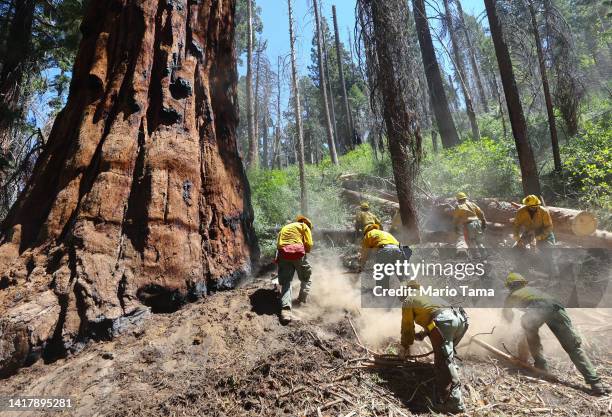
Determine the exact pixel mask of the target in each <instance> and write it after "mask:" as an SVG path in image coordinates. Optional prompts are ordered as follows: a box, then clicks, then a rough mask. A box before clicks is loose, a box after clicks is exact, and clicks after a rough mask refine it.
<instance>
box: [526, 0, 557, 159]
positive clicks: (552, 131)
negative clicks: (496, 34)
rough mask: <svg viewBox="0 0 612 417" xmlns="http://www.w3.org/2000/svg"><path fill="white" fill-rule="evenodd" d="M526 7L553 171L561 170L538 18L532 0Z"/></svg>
mask: <svg viewBox="0 0 612 417" xmlns="http://www.w3.org/2000/svg"><path fill="white" fill-rule="evenodd" d="M527 8H528V9H529V14H530V15H531V29H532V31H533V36H534V39H535V44H536V51H537V53H538V65H539V67H540V77H541V78H542V88H543V90H544V101H545V102H546V113H547V115H548V127H549V129H550V142H551V144H552V152H553V160H554V162H555V171H561V153H560V152H559V138H558V136H557V122H556V121H555V110H554V108H553V101H552V96H551V95H550V87H549V84H548V75H547V74H546V64H545V61H544V49H543V48H542V40H541V38H540V32H539V31H538V19H537V16H536V11H535V8H534V7H533V1H532V0H527Z"/></svg>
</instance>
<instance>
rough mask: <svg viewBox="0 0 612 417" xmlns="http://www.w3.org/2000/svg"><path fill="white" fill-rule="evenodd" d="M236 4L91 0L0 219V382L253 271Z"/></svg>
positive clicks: (254, 249)
mask: <svg viewBox="0 0 612 417" xmlns="http://www.w3.org/2000/svg"><path fill="white" fill-rule="evenodd" d="M234 8H235V4H234V1H233V0H220V1H212V0H208V1H200V2H187V1H166V0H157V1H148V2H137V1H133V0H120V1H113V2H107V1H102V0H94V1H92V2H90V4H89V6H88V9H87V12H86V16H85V18H84V20H83V23H82V26H81V30H82V33H83V40H82V42H81V45H80V48H79V52H78V54H77V58H76V62H75V65H74V68H73V78H72V84H71V88H70V94H69V97H68V101H67V104H66V107H65V108H64V110H62V112H61V113H60V114H59V115H58V117H57V119H56V122H55V124H54V126H53V129H52V132H51V134H50V137H49V140H48V146H47V147H46V148H45V150H44V152H43V154H42V155H41V156H40V158H39V160H38V162H37V164H36V167H35V170H34V173H33V175H32V177H31V179H30V181H29V183H28V185H27V187H26V189H25V191H24V192H23V194H22V195H21V196H20V197H19V199H18V201H17V203H16V204H15V206H14V207H13V208H12V210H11V212H10V213H9V215H8V217H7V219H6V220H5V222H4V223H3V224H2V235H1V240H0V242H1V246H0V271H2V272H1V276H0V278H1V281H2V282H7V283H8V285H7V287H6V288H4V289H2V290H0V317H1V319H0V329H2V330H0V346H14V347H15V348H14V349H8V350H7V349H0V373H4V374H6V373H9V372H11V371H13V370H15V369H16V368H17V367H19V366H21V365H23V364H24V363H25V361H26V358H28V357H32V356H33V355H34V356H35V354H36V352H39V353H40V352H42V354H47V355H50V354H51V353H50V352H53V354H54V355H56V354H58V353H59V354H62V353H65V352H66V351H68V350H70V349H73V348H74V347H75V341H77V340H81V339H83V338H106V337H110V336H112V334H113V333H115V331H117V329H118V328H120V327H121V326H122V323H125V321H126V320H127V321H129V320H134V318H135V317H140V312H142V311H146V310H147V308H146V306H149V307H151V309H153V310H154V311H155V310H156V309H157V310H158V311H161V310H164V309H165V308H166V307H167V306H170V307H172V308H175V307H178V306H179V305H180V304H181V303H182V302H183V301H185V300H188V299H189V298H190V297H199V296H202V295H205V294H207V293H208V292H210V291H214V290H217V289H224V288H230V287H232V286H233V285H235V284H236V282H237V281H238V280H239V279H241V277H243V276H245V275H246V274H248V273H249V271H250V269H251V262H252V261H253V260H255V259H256V258H257V256H258V253H257V243H256V238H255V234H254V230H253V226H252V222H253V211H252V208H251V205H250V191H249V187H248V183H247V180H246V176H245V173H244V169H243V167H242V162H241V160H240V157H239V155H238V149H237V146H236V138H235V131H236V125H237V112H236V108H235V103H236V80H237V74H236V70H235V60H236V57H235V52H234V49H233V44H234V40H233V38H234V30H233V28H234V20H233V19H234ZM23 294H27V297H23ZM170 307H168V308H170ZM160 309H161V310H160Z"/></svg>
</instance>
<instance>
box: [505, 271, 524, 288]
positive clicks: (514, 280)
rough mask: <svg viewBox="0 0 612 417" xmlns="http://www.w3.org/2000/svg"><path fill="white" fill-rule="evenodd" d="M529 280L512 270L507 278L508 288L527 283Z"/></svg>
mask: <svg viewBox="0 0 612 417" xmlns="http://www.w3.org/2000/svg"><path fill="white" fill-rule="evenodd" d="M527 282H528V281H527V280H526V279H525V277H524V276H522V275H521V274H519V273H518V272H510V273H509V274H508V277H507V278H506V288H510V287H515V286H517V285H523V286H524V285H527Z"/></svg>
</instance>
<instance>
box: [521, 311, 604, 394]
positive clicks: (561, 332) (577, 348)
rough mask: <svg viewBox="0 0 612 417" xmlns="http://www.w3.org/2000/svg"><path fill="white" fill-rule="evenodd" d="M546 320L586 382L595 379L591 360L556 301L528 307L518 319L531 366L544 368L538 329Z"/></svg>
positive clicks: (594, 380)
mask: <svg viewBox="0 0 612 417" xmlns="http://www.w3.org/2000/svg"><path fill="white" fill-rule="evenodd" d="M544 323H546V325H547V326H548V327H549V328H550V330H551V331H552V332H553V334H554V335H555V336H556V338H557V339H558V340H559V343H560V344H561V347H563V350H565V351H566V352H567V354H568V355H569V357H570V359H571V360H572V362H573V363H574V365H575V366H576V368H577V369H578V371H580V373H581V374H582V376H583V377H584V380H585V381H586V383H587V384H594V383H596V382H599V377H598V376H597V373H596V372H595V368H593V365H592V364H591V361H590V360H589V358H588V357H587V356H586V354H585V353H584V350H583V349H582V347H581V344H582V341H581V339H580V336H578V334H577V333H576V330H575V329H574V326H573V325H572V321H571V320H570V318H569V316H568V315H567V312H566V311H565V309H564V308H563V307H561V306H560V305H558V304H555V305H550V306H545V307H537V308H530V309H529V310H527V312H526V313H525V314H524V315H523V317H522V319H521V326H522V327H523V329H524V330H525V335H526V337H527V344H528V345H529V351H530V352H531V356H533V360H534V362H535V366H536V367H539V368H545V367H546V358H544V349H543V348H542V342H541V341H540V335H539V332H538V330H539V328H540V327H541V326H542V325H543V324H544Z"/></svg>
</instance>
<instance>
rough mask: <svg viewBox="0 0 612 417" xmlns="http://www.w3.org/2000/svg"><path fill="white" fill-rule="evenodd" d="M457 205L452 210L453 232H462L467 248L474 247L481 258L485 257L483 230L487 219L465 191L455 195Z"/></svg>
mask: <svg viewBox="0 0 612 417" xmlns="http://www.w3.org/2000/svg"><path fill="white" fill-rule="evenodd" d="M455 198H456V199H457V205H456V207H455V210H454V211H453V224H454V226H455V232H456V233H457V234H459V235H461V234H463V238H464V240H465V244H466V245H467V247H468V248H469V249H476V250H478V252H479V255H480V257H481V258H486V257H487V249H486V248H485V245H484V230H485V229H486V228H487V219H486V218H485V215H484V213H483V212H482V210H481V209H480V207H478V205H477V204H476V203H474V202H472V201H470V200H468V196H467V194H466V193H463V192H460V193H457V195H456V196H455Z"/></svg>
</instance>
